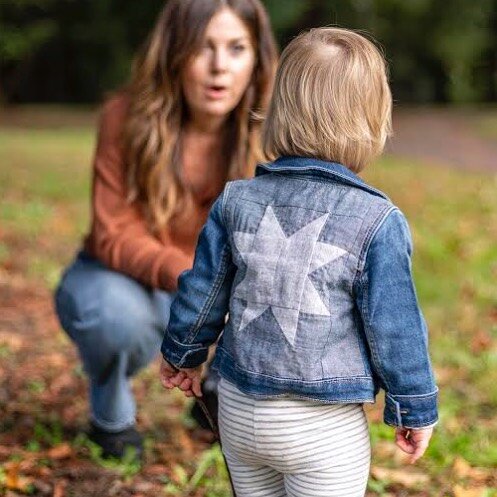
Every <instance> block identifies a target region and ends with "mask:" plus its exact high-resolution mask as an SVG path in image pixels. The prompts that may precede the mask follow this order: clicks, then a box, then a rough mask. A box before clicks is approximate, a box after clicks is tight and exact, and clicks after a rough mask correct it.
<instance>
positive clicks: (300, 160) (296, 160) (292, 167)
mask: <svg viewBox="0 0 497 497" xmlns="http://www.w3.org/2000/svg"><path fill="white" fill-rule="evenodd" d="M275 172H282V173H294V174H309V175H311V176H316V177H328V178H331V179H335V180H337V181H340V182H342V183H346V184H349V185H351V186H355V187H356V188H361V189H362V190H366V191H367V192H370V193H372V194H373V195H377V196H379V197H382V198H385V199H387V200H388V197H387V196H386V195H385V194H384V193H383V192H381V191H380V190H377V189H376V188H373V187H372V186H370V185H368V184H367V183H365V182H364V181H363V180H362V179H361V178H359V176H357V175H356V174H354V173H353V172H352V171H351V170H350V169H347V168H346V167H345V166H342V165H341V164H339V163H338V162H328V161H324V160H321V159H313V158H310V157H296V156H283V157H279V158H278V159H276V160H275V161H274V162H269V163H267V164H259V165H258V166H257V169H256V171H255V175H256V176H260V175H262V174H267V173H275Z"/></svg>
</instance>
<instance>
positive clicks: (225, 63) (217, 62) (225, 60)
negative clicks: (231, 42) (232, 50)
mask: <svg viewBox="0 0 497 497" xmlns="http://www.w3.org/2000/svg"><path fill="white" fill-rule="evenodd" d="M228 67H229V57H228V52H227V51H226V50H224V49H222V48H219V49H217V50H214V52H213V57H212V71H213V72H215V73H220V72H225V71H226V70H227V69H228Z"/></svg>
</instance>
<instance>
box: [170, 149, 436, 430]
mask: <svg viewBox="0 0 497 497" xmlns="http://www.w3.org/2000/svg"><path fill="white" fill-rule="evenodd" d="M411 251H412V243H411V237H410V233H409V229H408V226H407V223H406V221H405V218H404V216H403V215H402V213H401V212H400V211H399V210H398V209H397V208H396V207H395V206H394V205H393V204H392V203H391V201H390V200H389V199H388V198H387V197H386V196H385V195H384V194H383V193H382V192H380V191H378V190H376V189H374V188H372V187H370V186H369V185H367V184H366V183H364V182H363V181H362V180H361V179H360V178H358V177H357V176H356V175H354V174H353V173H352V172H351V171H349V170H348V169H347V168H345V167H343V166H341V165H340V164H335V163H329V162H325V161H320V160H315V159H309V158H299V157H283V158H280V159H278V160H277V161H275V162H274V163H272V164H265V165H261V166H259V168H258V170H257V176H256V178H254V179H251V180H243V181H235V182H231V183H229V184H228V185H227V187H226V188H225V190H224V192H223V194H222V195H221V196H220V197H219V199H218V200H217V201H216V203H215V204H214V206H213V208H212V211H211V213H210V216H209V219H208V221H207V223H206V225H205V226H204V228H203V230H202V233H201V235H200V238H199V244H198V246H197V252H196V257H195V263H194V267H193V269H192V270H191V271H187V272H185V273H183V274H182V276H181V277H180V280H179V292H178V295H177V298H176V299H175V300H174V302H173V305H172V307H171V321H170V324H169V326H168V330H167V332H166V334H165V336H164V340H163V343H162V347H161V350H162V353H163V355H164V357H165V358H166V359H167V360H168V361H170V362H171V363H173V364H174V365H175V366H177V367H193V366H196V365H198V364H200V363H202V362H204V361H205V360H206V357H207V349H208V346H209V345H210V344H212V343H214V342H215V341H216V340H217V339H218V337H219V336H220V335H221V336H220V339H219V344H218V347H217V351H216V357H215V362H214V367H217V368H218V370H219V373H220V375H221V376H222V377H224V378H226V379H227V380H228V381H230V382H232V383H234V384H235V385H236V386H237V387H238V388H239V389H240V390H241V391H242V392H244V393H247V394H249V395H254V396H260V397H268V396H283V395H291V396H293V397H302V398H308V399H316V400H320V401H323V402H373V401H374V399H375V395H376V394H377V392H378V390H379V388H383V389H384V390H385V391H386V394H387V395H386V408H385V422H387V423H388V424H392V425H397V426H405V427H411V428H417V427H422V426H428V425H430V424H433V423H434V422H435V421H436V419H437V388H436V386H435V382H434V378H433V373H432V369H431V365H430V360H429V357H428V348H427V330H426V325H425V322H424V319H423V316H422V314H421V311H420V309H419V306H418V303H417V298H416V293H415V289H414V285H413V281H412V274H411V262H410V256H411ZM228 312H229V319H228V321H227V322H226V323H225V316H226V314H227V313H228Z"/></svg>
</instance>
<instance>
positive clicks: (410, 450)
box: [395, 427, 433, 464]
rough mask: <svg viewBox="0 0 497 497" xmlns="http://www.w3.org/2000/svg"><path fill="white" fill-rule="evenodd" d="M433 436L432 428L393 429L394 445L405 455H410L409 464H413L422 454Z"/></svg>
mask: <svg viewBox="0 0 497 497" xmlns="http://www.w3.org/2000/svg"><path fill="white" fill-rule="evenodd" d="M432 434H433V427H431V428H420V429H417V430H414V429H411V428H396V429H395V444H396V445H397V447H399V448H400V449H401V450H403V451H404V452H406V453H407V454H411V457H410V458H409V462H410V463H411V464H414V463H415V462H416V461H417V460H418V459H419V458H420V457H421V456H422V455H423V454H424V453H425V450H426V449H427V447H428V443H429V442H430V438H431V435H432Z"/></svg>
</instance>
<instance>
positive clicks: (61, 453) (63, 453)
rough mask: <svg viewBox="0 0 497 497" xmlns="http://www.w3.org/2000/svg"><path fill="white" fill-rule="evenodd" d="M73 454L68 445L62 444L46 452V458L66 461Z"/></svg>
mask: <svg viewBox="0 0 497 497" xmlns="http://www.w3.org/2000/svg"><path fill="white" fill-rule="evenodd" d="M72 454H73V450H72V448H71V446H70V445H69V444H68V443H62V444H59V445H56V446H55V447H52V448H51V449H50V450H48V451H47V456H48V457H50V458H51V459H57V460H58V459H66V458H68V457H71V456H72Z"/></svg>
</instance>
